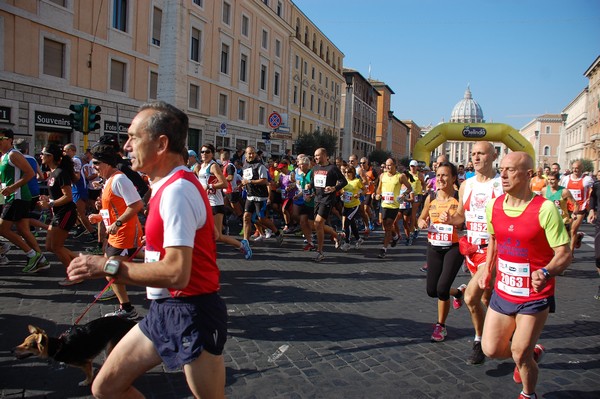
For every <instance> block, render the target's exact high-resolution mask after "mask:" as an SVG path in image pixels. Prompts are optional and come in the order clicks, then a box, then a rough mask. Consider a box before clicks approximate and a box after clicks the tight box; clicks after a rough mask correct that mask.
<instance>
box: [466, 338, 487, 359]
mask: <svg viewBox="0 0 600 399" xmlns="http://www.w3.org/2000/svg"><path fill="white" fill-rule="evenodd" d="M483 362H485V354H484V353H483V350H482V349H481V341H475V342H473V351H472V352H471V356H469V358H468V359H467V364H482V363H483Z"/></svg>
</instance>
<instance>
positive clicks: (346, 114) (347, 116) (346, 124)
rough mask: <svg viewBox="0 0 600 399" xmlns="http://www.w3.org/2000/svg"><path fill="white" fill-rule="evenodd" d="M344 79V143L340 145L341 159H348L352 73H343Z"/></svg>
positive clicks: (351, 117)
mask: <svg viewBox="0 0 600 399" xmlns="http://www.w3.org/2000/svg"><path fill="white" fill-rule="evenodd" d="M344 79H345V80H346V105H345V108H344V136H343V137H344V139H343V140H344V142H343V143H342V158H344V159H348V157H349V156H350V154H352V136H353V127H352V120H353V114H354V109H353V108H354V90H353V87H352V84H353V77H352V73H349V72H346V73H344Z"/></svg>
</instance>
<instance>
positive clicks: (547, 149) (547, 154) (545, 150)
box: [544, 145, 550, 156]
mask: <svg viewBox="0 0 600 399" xmlns="http://www.w3.org/2000/svg"><path fill="white" fill-rule="evenodd" d="M544 156H550V146H548V145H547V146H544Z"/></svg>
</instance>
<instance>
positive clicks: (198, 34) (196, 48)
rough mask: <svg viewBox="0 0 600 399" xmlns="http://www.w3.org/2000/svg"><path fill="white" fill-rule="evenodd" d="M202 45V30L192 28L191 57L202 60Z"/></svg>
mask: <svg viewBox="0 0 600 399" xmlns="http://www.w3.org/2000/svg"><path fill="white" fill-rule="evenodd" d="M201 46H202V31H200V30H198V29H196V28H192V49H191V54H190V58H191V59H192V61H196V62H200V49H201Z"/></svg>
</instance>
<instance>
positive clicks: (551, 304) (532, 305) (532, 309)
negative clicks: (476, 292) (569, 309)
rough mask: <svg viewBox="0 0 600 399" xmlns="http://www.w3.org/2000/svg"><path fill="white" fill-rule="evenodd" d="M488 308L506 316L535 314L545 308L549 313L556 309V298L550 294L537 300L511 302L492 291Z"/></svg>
mask: <svg viewBox="0 0 600 399" xmlns="http://www.w3.org/2000/svg"><path fill="white" fill-rule="evenodd" d="M490 308H492V309H494V310H495V311H496V312H498V313H502V314H504V315H507V316H514V315H516V314H536V313H540V312H542V311H544V310H546V309H547V308H550V313H554V312H555V311H556V300H555V299H554V296H551V297H548V298H544V299H538V300H537V301H530V302H525V303H513V302H510V301H507V300H506V299H504V298H502V297H500V295H498V294H497V293H496V291H494V292H493V293H492V297H491V298H490Z"/></svg>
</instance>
